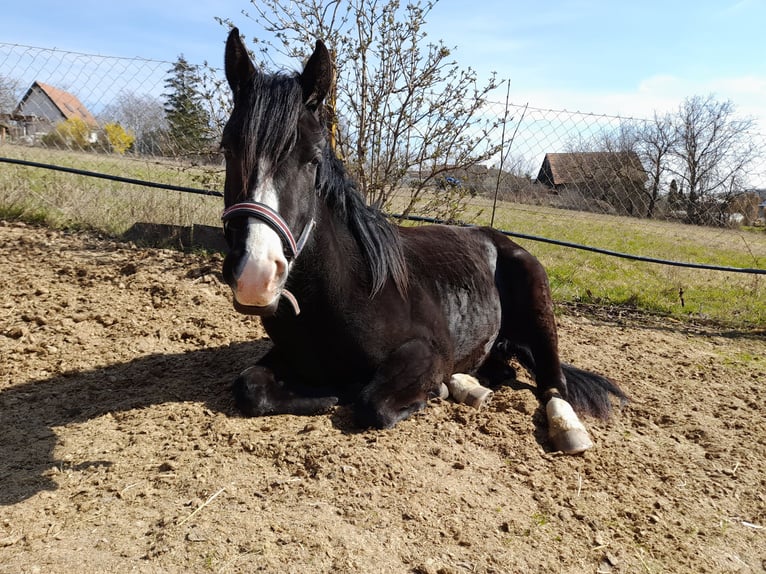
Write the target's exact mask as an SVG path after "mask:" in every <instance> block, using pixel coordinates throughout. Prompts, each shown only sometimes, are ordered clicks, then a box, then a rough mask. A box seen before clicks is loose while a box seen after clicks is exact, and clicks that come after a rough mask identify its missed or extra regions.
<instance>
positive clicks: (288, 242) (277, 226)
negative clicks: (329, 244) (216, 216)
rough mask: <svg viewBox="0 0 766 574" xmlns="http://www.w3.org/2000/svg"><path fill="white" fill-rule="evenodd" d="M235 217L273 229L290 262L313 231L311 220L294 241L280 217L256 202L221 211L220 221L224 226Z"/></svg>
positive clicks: (238, 204)
mask: <svg viewBox="0 0 766 574" xmlns="http://www.w3.org/2000/svg"><path fill="white" fill-rule="evenodd" d="M236 217H254V218H256V219H260V220H261V221H263V222H264V223H265V224H266V225H268V226H269V227H270V228H271V229H273V230H274V231H275V232H276V234H277V235H279V238H280V239H281V240H282V246H283V247H284V250H285V257H286V258H287V260H288V261H292V260H293V259H295V258H296V257H298V255H300V252H301V250H302V249H303V247H304V246H305V245H306V242H307V241H308V238H309V236H310V235H311V231H312V230H313V229H314V224H315V221H314V219H313V218H312V219H311V221H309V222H308V223H307V224H306V227H304V228H303V231H302V232H301V234H300V237H298V240H297V241H296V239H295V236H294V235H293V232H292V231H290V227H289V226H288V225H287V223H286V222H285V220H284V219H282V216H281V215H279V213H277V212H276V211H274V210H273V209H272V208H270V207H269V206H268V205H266V204H265V203H260V202H257V201H246V202H242V203H235V204H234V205H231V206H229V207H227V208H226V209H225V210H224V211H223V214H222V215H221V221H223V223H224V225H225V224H226V222H227V221H230V220H231V219H234V218H236Z"/></svg>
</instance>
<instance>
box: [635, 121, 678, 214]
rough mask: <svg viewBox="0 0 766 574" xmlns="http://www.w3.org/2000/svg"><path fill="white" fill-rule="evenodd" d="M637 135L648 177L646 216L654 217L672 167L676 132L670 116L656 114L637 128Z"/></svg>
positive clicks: (639, 151) (638, 149)
mask: <svg viewBox="0 0 766 574" xmlns="http://www.w3.org/2000/svg"><path fill="white" fill-rule="evenodd" d="M636 134H637V142H636V147H637V152H638V155H639V157H640V158H641V163H642V165H643V166H644V169H645V171H646V176H647V184H646V188H645V194H646V198H647V199H646V214H645V215H646V217H654V215H655V210H656V208H657V202H658V201H659V199H660V194H661V192H662V182H663V181H664V179H665V176H666V175H667V173H668V170H669V167H670V166H669V164H668V161H669V159H670V156H671V153H672V151H673V148H674V146H675V144H676V132H675V130H674V128H673V123H672V119H671V117H670V115H668V114H665V115H658V114H657V112H654V116H653V118H652V119H651V120H649V121H647V122H646V123H645V124H643V125H638V126H637V128H636Z"/></svg>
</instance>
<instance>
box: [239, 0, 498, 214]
mask: <svg viewBox="0 0 766 574" xmlns="http://www.w3.org/2000/svg"><path fill="white" fill-rule="evenodd" d="M436 2H437V0H427V1H425V2H422V1H418V0H415V1H413V2H410V3H408V4H407V5H406V6H402V5H401V3H400V2H399V0H354V1H352V2H348V1H343V0H261V1H259V2H252V5H253V9H254V11H255V12H254V15H255V18H254V19H256V20H257V21H258V23H259V24H260V25H261V26H262V27H264V29H266V30H267V31H268V32H269V33H271V34H272V35H273V40H274V41H275V42H278V43H279V44H280V45H279V46H274V45H273V44H272V43H271V41H262V42H260V46H261V50H262V51H264V52H266V53H268V50H269V48H273V49H275V50H277V51H279V52H281V53H283V54H285V55H287V56H290V57H292V58H294V57H304V56H305V55H306V51H307V50H310V49H311V48H312V47H313V43H314V40H315V39H317V38H321V39H322V40H324V41H325V43H326V44H327V45H328V47H329V48H330V50H331V53H332V54H333V57H334V60H335V65H336V71H337V90H336V91H335V93H334V94H332V95H331V98H330V99H331V100H332V101H330V102H329V104H330V107H331V108H332V109H333V110H335V111H337V118H338V121H337V122H335V123H334V124H333V126H332V128H331V131H332V132H333V137H334V138H335V145H336V153H338V155H340V156H341V157H342V158H343V159H344V160H345V162H346V164H347V166H348V167H349V169H350V171H351V172H352V173H353V175H354V176H355V177H356V179H357V180H358V182H359V186H360V189H361V190H362V192H363V193H365V195H366V197H367V199H368V201H369V202H371V203H377V204H379V205H383V206H386V207H388V206H390V205H391V201H392V199H393V194H394V192H396V191H397V190H399V189H401V188H402V187H403V183H404V182H405V181H406V182H407V183H408V189H409V196H408V198H407V199H408V201H407V204H406V206H405V207H404V212H405V213H406V212H408V211H409V210H411V209H412V208H413V207H414V206H415V204H416V203H417V202H418V201H419V199H420V197H421V195H422V194H423V192H424V190H426V189H428V188H431V189H433V187H434V186H435V184H436V183H438V181H439V180H441V179H443V178H444V176H446V175H447V174H449V173H451V172H453V171H454V170H466V169H468V168H470V167H472V166H474V165H476V164H478V163H481V162H483V161H485V160H487V159H489V158H491V157H492V156H493V155H496V154H497V152H498V148H499V144H494V143H492V142H493V141H497V139H493V138H492V137H490V132H491V131H492V130H493V129H494V128H495V127H496V125H497V123H496V122H497V120H496V119H495V118H489V117H485V116H483V115H482V108H483V106H484V104H485V102H486V97H487V95H488V94H489V93H490V91H491V90H493V89H494V88H495V87H497V83H496V81H495V77H494V75H493V76H492V78H491V79H490V80H488V81H487V83H486V84H485V85H479V81H478V78H477V75H476V73H475V72H474V71H473V70H472V69H470V68H468V69H461V68H460V67H459V66H458V64H457V63H456V62H455V61H454V60H452V59H450V55H451V51H450V49H449V48H447V47H446V46H445V45H444V44H443V43H442V42H441V41H437V42H432V43H427V41H426V33H425V31H424V29H423V26H424V24H425V22H426V18H427V16H428V14H429V12H430V11H431V9H432V8H433V7H434V5H435V4H436ZM227 23H229V24H231V23H230V22H227ZM256 42H258V40H257V39H256Z"/></svg>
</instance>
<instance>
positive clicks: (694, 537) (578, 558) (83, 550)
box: [0, 223, 766, 574]
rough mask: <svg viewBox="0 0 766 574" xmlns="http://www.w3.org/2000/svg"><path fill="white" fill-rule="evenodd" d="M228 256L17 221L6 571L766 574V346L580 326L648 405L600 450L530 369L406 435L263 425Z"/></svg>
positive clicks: (594, 352) (575, 330)
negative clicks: (546, 408) (564, 445)
mask: <svg viewBox="0 0 766 574" xmlns="http://www.w3.org/2000/svg"><path fill="white" fill-rule="evenodd" d="M220 264H221V257H220V256H219V255H204V254H184V253H181V252H178V251H172V250H162V249H145V248H138V247H136V246H134V245H132V244H129V243H121V242H115V241H112V240H109V239H106V238H99V237H97V236H95V235H92V234H83V233H67V232H59V231H52V230H48V229H43V228H34V227H28V226H24V225H21V224H17V223H13V224H10V223H0V572H13V573H22V572H39V573H47V572H93V573H95V572H117V573H121V572H171V573H173V572H179V573H180V572H208V571H209V572H280V573H281V572H296V573H298V572H300V573H315V572H334V573H352V572H353V573H356V572H371V573H372V572H374V573H400V572H404V573H406V572H411V573H419V574H436V573H442V574H445V573H462V572H478V573H490V572H494V573H499V572H566V573H579V572H587V573H612V572H615V573H621V572H630V573H632V572H644V573H660V572H667V573H680V572H684V573H686V572H694V573H701V572H710V573H720V572H743V573H750V572H763V571H764V570H766V528H764V527H766V428H765V425H764V415H763V411H762V408H763V405H764V403H765V402H766V391H765V390H764V383H765V382H766V339H765V338H764V333H763V332H761V333H752V332H733V331H727V330H726V329H724V328H720V327H719V328H717V327H715V326H698V325H697V326H695V325H689V324H686V323H678V322H674V321H671V320H669V319H663V318H657V317H649V316H644V315H640V314H632V315H631V314H625V313H620V312H603V311H602V312H600V313H595V314H594V313H593V312H591V311H588V312H585V311H583V310H582V309H577V308H568V309H562V310H560V311H561V315H560V316H559V325H560V335H561V350H562V355H563V357H564V359H565V360H567V361H569V362H572V363H574V364H576V365H578V366H580V367H584V368H588V369H591V370H596V371H598V372H601V373H603V374H606V375H608V376H610V377H612V378H614V379H615V380H616V381H618V382H619V384H620V385H621V386H622V387H623V388H624V389H625V391H626V392H627V393H628V394H629V395H630V396H631V398H632V402H631V403H630V404H629V405H628V406H627V407H625V408H624V409H622V410H621V411H620V412H619V413H618V414H617V415H616V416H615V417H614V418H613V420H612V421H611V422H609V423H602V422H598V421H593V420H587V424H588V425H589V428H590V430H591V432H592V435H593V438H594V440H595V442H596V447H595V448H594V449H593V450H592V451H589V452H588V453H586V454H585V455H584V456H578V457H566V456H559V455H557V454H556V453H554V452H551V450H550V445H548V444H547V442H546V440H545V435H546V427H545V421H544V417H543V416H542V413H541V411H540V409H539V407H538V404H537V401H536V400H535V398H534V397H533V394H532V392H531V391H530V388H531V387H530V385H531V382H530V381H529V379H528V378H526V375H525V373H524V372H523V371H520V373H519V378H518V381H516V382H515V383H514V384H513V385H511V386H508V387H504V388H502V389H500V390H499V391H498V392H497V393H496V394H495V397H494V399H493V401H492V402H491V404H490V405H489V407H488V408H486V409H484V410H480V411H477V410H473V409H471V408H469V407H466V406H464V405H458V404H454V403H452V402H449V401H440V400H438V399H437V400H434V401H433V402H432V403H431V404H430V405H429V407H428V408H427V409H426V410H425V411H424V412H422V413H420V414H418V415H417V416H414V417H413V418H411V419H410V420H408V421H405V422H403V423H401V424H399V425H398V426H397V427H396V428H395V429H393V430H389V431H383V432H381V431H371V430H365V431H359V430H357V429H355V428H354V427H353V426H352V425H351V424H350V422H349V413H348V410H347V409H346V408H345V407H338V408H337V409H336V410H335V411H333V412H331V413H330V414H328V415H324V416H317V417H311V418H301V417H292V416H278V417H271V418H264V419H245V418H242V417H240V416H239V415H238V414H237V413H236V411H235V409H234V408H233V405H232V402H231V399H230V395H229V390H228V386H229V384H230V381H231V380H232V379H233V377H234V376H235V375H236V374H237V373H238V372H239V371H241V370H242V369H244V368H246V367H247V366H249V365H250V364H252V363H253V362H254V361H255V360H256V359H257V358H258V357H259V356H260V355H261V354H262V353H263V352H264V351H265V350H266V349H268V345H269V342H268V340H267V339H266V338H265V335H264V332H263V330H262V328H261V326H260V323H259V322H258V320H257V319H252V318H248V317H244V316H241V315H238V314H236V313H235V312H234V311H233V309H232V307H231V303H230V295H229V292H228V288H227V287H226V286H225V285H223V284H222V283H221V281H220V278H219V269H220ZM318 336H321V334H320V335H318Z"/></svg>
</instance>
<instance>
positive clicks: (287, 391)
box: [232, 353, 338, 417]
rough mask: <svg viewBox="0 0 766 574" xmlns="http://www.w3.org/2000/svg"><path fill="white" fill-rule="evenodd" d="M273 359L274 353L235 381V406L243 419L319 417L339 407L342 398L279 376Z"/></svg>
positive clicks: (243, 372) (233, 387)
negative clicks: (245, 417)
mask: <svg viewBox="0 0 766 574" xmlns="http://www.w3.org/2000/svg"><path fill="white" fill-rule="evenodd" d="M272 358H273V355H272V353H268V354H267V355H266V356H265V357H264V358H263V359H261V361H259V362H258V364H256V365H254V366H252V367H249V368H248V369H245V370H244V371H242V373H240V375H239V376H238V377H237V378H236V379H235V380H234V384H233V385H232V392H233V393H234V402H235V403H236V405H237V408H238V409H239V410H240V411H241V412H242V414H243V415H245V416H248V417H259V416H264V415H280V414H289V415H315V414H319V413H323V412H325V411H327V410H328V409H329V408H331V407H333V406H335V405H336V404H337V403H338V397H335V396H326V395H324V396H323V395H321V393H318V392H317V391H316V390H312V389H310V388H309V387H306V386H305V385H300V384H299V383H298V382H297V381H295V380H289V379H290V377H289V375H287V374H285V376H278V375H277V374H276V373H275V370H274V368H273V367H272V365H271V364H270V363H271V362H272V361H270V359H272ZM277 371H279V369H277Z"/></svg>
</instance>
